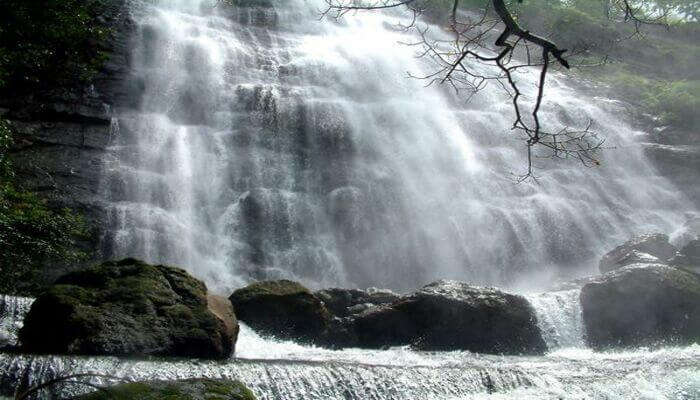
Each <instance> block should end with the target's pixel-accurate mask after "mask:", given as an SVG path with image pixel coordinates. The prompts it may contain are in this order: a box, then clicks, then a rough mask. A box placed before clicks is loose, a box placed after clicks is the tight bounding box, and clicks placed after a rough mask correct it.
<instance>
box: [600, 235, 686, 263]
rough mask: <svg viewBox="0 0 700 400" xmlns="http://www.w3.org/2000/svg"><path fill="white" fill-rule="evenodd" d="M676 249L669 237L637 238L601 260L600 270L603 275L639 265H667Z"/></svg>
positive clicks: (646, 236)
mask: <svg viewBox="0 0 700 400" xmlns="http://www.w3.org/2000/svg"><path fill="white" fill-rule="evenodd" d="M676 251H677V250H676V248H675V247H673V245H671V243H669V242H668V236H667V235H664V234H661V233H651V234H646V235H640V236H635V237H633V238H632V239H630V240H628V241H627V242H625V243H623V244H622V245H620V246H617V247H616V248H615V249H613V250H612V251H610V252H608V253H607V254H605V255H604V256H603V258H602V259H601V260H600V263H599V265H598V268H599V269H600V272H601V273H606V272H610V271H612V270H615V269H618V268H622V267H624V266H626V265H632V264H639V263H657V262H660V263H665V262H667V261H668V260H669V259H670V258H672V257H673V256H674V255H675V254H676Z"/></svg>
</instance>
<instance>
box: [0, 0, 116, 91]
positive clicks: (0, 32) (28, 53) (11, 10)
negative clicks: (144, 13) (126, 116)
mask: <svg viewBox="0 0 700 400" xmlns="http://www.w3.org/2000/svg"><path fill="white" fill-rule="evenodd" d="M102 6H103V3H102V1H99V0H92V1H89V0H88V1H86V0H43V1H42V0H3V1H1V2H0V88H4V89H5V90H6V91H7V92H8V93H16V92H17V91H20V92H26V91H31V90H36V89H37V88H47V87H51V86H55V85H57V84H66V83H70V82H74V81H76V80H81V79H87V78H89V77H91V76H92V75H93V74H94V73H95V72H96V70H97V69H98V68H99V66H100V65H101V64H102V62H103V61H104V54H103V53H102V52H101V51H100V48H99V46H100V41H102V40H103V39H104V38H105V37H106V35H107V31H108V30H107V29H106V28H105V27H104V26H103V24H101V23H100V22H98V19H97V15H98V13H99V10H100V9H101V7H102Z"/></svg>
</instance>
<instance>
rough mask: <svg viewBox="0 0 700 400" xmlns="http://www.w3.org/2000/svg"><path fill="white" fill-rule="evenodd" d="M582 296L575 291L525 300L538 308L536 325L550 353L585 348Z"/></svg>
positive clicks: (548, 294)
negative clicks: (568, 348) (580, 298)
mask: <svg viewBox="0 0 700 400" xmlns="http://www.w3.org/2000/svg"><path fill="white" fill-rule="evenodd" d="M580 293H581V291H580V290H579V289H572V290H562V291H557V292H545V293H539V294H533V295H528V296H526V297H527V299H528V300H529V301H530V304H532V306H533V307H534V308H535V313H536V315H537V323H538V325H539V327H540V330H541V331H542V336H543V338H544V341H545V343H547V348H549V350H550V351H552V350H556V349H561V348H566V347H576V348H584V347H586V343H585V341H584V337H583V335H584V327H583V320H582V316H581V302H580V300H579V295H580Z"/></svg>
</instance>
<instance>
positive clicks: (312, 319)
mask: <svg viewBox="0 0 700 400" xmlns="http://www.w3.org/2000/svg"><path fill="white" fill-rule="evenodd" d="M229 299H230V300H231V303H232V304H233V308H234V310H235V312H236V316H237V317H238V318H239V319H240V320H241V321H243V322H245V323H246V324H248V325H249V326H250V327H251V328H253V329H254V330H256V331H258V332H260V333H262V334H266V335H272V336H276V337H278V338H282V339H293V340H299V341H304V342H314V341H315V340H316V339H317V338H318V337H319V335H321V334H322V333H323V332H324V331H325V330H326V329H327V327H328V324H329V322H330V318H331V316H330V313H329V312H328V310H327V309H326V307H325V306H324V304H323V302H322V301H321V300H320V299H319V298H318V297H316V296H314V295H313V294H312V293H311V292H310V291H309V290H308V289H307V288H305V287H304V286H302V285H301V284H299V283H297V282H293V281H289V280H278V281H261V282H256V283H253V284H251V285H249V286H246V287H244V288H242V289H239V290H236V291H235V292H234V293H233V294H232V295H231V297H229Z"/></svg>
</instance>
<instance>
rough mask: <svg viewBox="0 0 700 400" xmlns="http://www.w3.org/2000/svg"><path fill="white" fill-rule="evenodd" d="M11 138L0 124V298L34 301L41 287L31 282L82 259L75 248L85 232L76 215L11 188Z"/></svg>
mask: <svg viewBox="0 0 700 400" xmlns="http://www.w3.org/2000/svg"><path fill="white" fill-rule="evenodd" d="M12 135H13V134H12V129H11V126H10V125H9V123H7V122H5V121H3V120H2V119H0V249H2V250H1V251H0V275H1V276H2V279H0V292H1V293H6V294H19V295H36V294H37V293H38V292H40V291H41V290H42V287H40V286H39V285H37V284H36V283H35V282H36V279H35V277H36V276H37V275H38V274H39V273H40V272H41V271H42V270H43V269H45V268H46V264H48V263H53V262H69V263H70V262H77V261H80V260H83V259H84V258H85V254H84V253H83V252H81V251H80V250H78V248H77V245H76V243H77V241H79V240H81V239H84V238H85V237H86V235H87V229H86V224H85V221H84V220H83V218H82V217H81V216H80V215H78V214H75V213H74V212H72V211H70V210H68V209H62V210H56V209H54V208H52V207H50V206H49V205H48V204H47V202H46V200H45V199H42V198H41V197H39V196H38V195H37V194H36V193H33V192H30V191H27V190H24V189H23V188H22V187H21V186H20V185H19V183H18V182H16V179H15V175H14V172H13V168H12V163H11V162H10V159H9V152H10V147H11V145H12Z"/></svg>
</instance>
